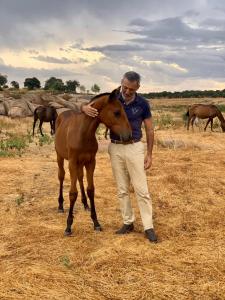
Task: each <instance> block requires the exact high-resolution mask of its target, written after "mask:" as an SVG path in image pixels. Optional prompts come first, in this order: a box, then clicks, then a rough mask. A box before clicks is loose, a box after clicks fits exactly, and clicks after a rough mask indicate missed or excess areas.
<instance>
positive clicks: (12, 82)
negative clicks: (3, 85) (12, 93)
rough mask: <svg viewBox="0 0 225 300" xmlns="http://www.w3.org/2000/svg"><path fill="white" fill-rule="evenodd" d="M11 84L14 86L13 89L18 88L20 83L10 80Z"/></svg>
mask: <svg viewBox="0 0 225 300" xmlns="http://www.w3.org/2000/svg"><path fill="white" fill-rule="evenodd" d="M11 86H12V87H14V89H19V88H20V85H19V83H18V82H17V81H14V80H13V81H11Z"/></svg>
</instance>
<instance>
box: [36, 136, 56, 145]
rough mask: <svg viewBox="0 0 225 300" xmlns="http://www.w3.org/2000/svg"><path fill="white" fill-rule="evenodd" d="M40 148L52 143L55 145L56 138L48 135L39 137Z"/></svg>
mask: <svg viewBox="0 0 225 300" xmlns="http://www.w3.org/2000/svg"><path fill="white" fill-rule="evenodd" d="M38 141H39V146H43V145H50V144H51V143H53V141H54V138H53V137H52V136H49V135H47V134H44V135H43V136H42V135H41V136H39V140H38Z"/></svg>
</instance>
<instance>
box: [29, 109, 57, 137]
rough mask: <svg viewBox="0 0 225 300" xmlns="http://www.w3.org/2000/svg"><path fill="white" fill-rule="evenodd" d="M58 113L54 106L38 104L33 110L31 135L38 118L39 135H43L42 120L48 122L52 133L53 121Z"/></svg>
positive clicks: (53, 130)
mask: <svg viewBox="0 0 225 300" xmlns="http://www.w3.org/2000/svg"><path fill="white" fill-rule="evenodd" d="M57 116H58V114H57V111H56V108H55V107H52V106H38V107H37V108H36V109H35V110H34V123H33V136H34V129H35V125H36V122H37V120H38V119H39V120H40V124H39V130H40V132H41V135H42V136H43V132H42V124H43V122H49V123H50V126H51V134H52V135H53V134H54V133H55V121H56V118H57Z"/></svg>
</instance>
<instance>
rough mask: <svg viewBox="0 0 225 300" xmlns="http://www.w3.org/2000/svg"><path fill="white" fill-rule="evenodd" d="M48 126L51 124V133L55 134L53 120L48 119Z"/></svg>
mask: <svg viewBox="0 0 225 300" xmlns="http://www.w3.org/2000/svg"><path fill="white" fill-rule="evenodd" d="M50 126H51V135H53V134H55V122H54V121H50Z"/></svg>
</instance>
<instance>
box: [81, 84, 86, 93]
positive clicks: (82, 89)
mask: <svg viewBox="0 0 225 300" xmlns="http://www.w3.org/2000/svg"><path fill="white" fill-rule="evenodd" d="M85 91H86V87H85V86H84V85H80V92H81V93H85Z"/></svg>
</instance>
